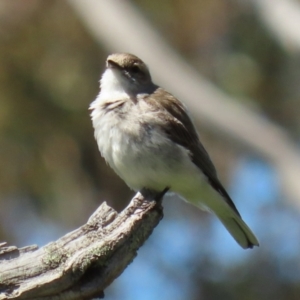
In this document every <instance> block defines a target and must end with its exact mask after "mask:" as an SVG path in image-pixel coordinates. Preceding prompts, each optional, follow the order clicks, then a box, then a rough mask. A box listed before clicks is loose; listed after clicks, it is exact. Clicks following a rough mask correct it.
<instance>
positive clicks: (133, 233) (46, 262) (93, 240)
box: [0, 193, 163, 300]
mask: <svg viewBox="0 0 300 300" xmlns="http://www.w3.org/2000/svg"><path fill="white" fill-rule="evenodd" d="M148 195H149V196H148V197H145V196H143V195H142V194H141V193H137V194H136V195H135V196H134V198H133V199H132V200H131V202H130V204H129V205H128V206H127V207H126V208H125V210H124V211H122V212H121V213H119V214H118V213H117V212H116V211H115V210H114V209H112V208H111V207H109V206H108V205H107V204H106V203H105V202H104V203H103V204H102V205H101V206H100V207H99V208H98V209H97V210H96V211H95V212H94V214H93V215H92V216H91V217H90V218H89V220H88V221H87V223H86V224H84V225H83V226H81V227H80V228H78V229H76V230H74V231H73V232H70V233H68V234H66V235H65V236H63V237H62V238H60V239H59V240H57V241H55V242H51V243H49V244H47V245H46V246H44V247H42V248H40V249H38V247H37V246H28V247H24V248H20V249H18V248H17V247H14V246H9V247H8V246H7V245H6V243H0V300H3V299H20V300H21V299H22V300H23V299H30V300H38V299H43V300H50V299H51V300H54V299H55V300H63V299H68V300H71V299H92V298H97V297H98V298H100V297H104V294H103V290H104V289H105V288H106V287H107V286H108V285H109V284H110V283H111V282H112V281H113V280H114V279H115V278H117V277H118V276H119V275H120V274H121V273H122V272H123V270H124V269H125V268H126V266H127V265H128V264H129V263H130V262H131V261H132V260H133V259H134V257H135V256H136V253H137V250H138V249H139V247H141V246H142V244H143V243H144V242H145V240H146V239H147V238H148V237H149V235H150V234H151V232H152V230H153V229H154V228H155V226H156V225H157V224H158V223H159V221H160V220H161V218H162V216H163V212H162V207H161V204H160V202H159V201H155V200H153V199H146V198H149V197H150V193H148Z"/></svg>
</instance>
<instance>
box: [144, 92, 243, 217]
mask: <svg viewBox="0 0 300 300" xmlns="http://www.w3.org/2000/svg"><path fill="white" fill-rule="evenodd" d="M157 99H159V101H158V100H157ZM146 101H147V103H148V104H150V105H151V104H152V107H153V108H154V109H155V108H158V109H157V111H158V113H160V114H161V117H162V118H163V119H164V120H166V122H165V123H164V124H163V126H162V129H163V130H164V131H165V133H166V134H167V136H168V138H169V139H170V140H172V141H173V142H175V143H177V144H179V145H181V146H183V147H185V148H186V149H188V150H189V155H190V158H191V160H192V162H193V163H194V164H195V165H196V166H197V167H198V168H199V169H200V170H201V171H202V172H203V174H204V175H205V176H206V178H207V180H208V182H209V184H210V185H211V186H212V187H213V188H214V189H215V190H216V191H218V192H219V193H220V195H222V196H223V198H224V200H225V201H226V202H227V203H228V205H229V206H230V207H232V209H233V210H234V211H235V212H236V213H237V215H240V214H239V212H238V211H237V209H236V207H235V205H234V203H233V202H232V200H231V198H230V197H229V195H228V194H227V192H226V190H225V189H224V187H223V186H222V184H221V183H220V181H219V179H218V177H217V172H216V169H215V167H214V165H213V163H212V161H211V159H210V157H209V155H208V153H207V152H206V150H205V148H204V147H203V145H202V144H201V142H200V140H199V137H198V134H197V132H196V129H195V127H194V125H193V123H192V121H191V119H190V118H189V116H188V114H187V112H186V109H185V108H184V106H183V104H182V103H181V102H180V101H178V100H177V99H176V98H175V97H174V96H173V95H171V94H169V93H168V92H166V91H165V90H163V89H162V88H157V89H156V90H155V92H154V93H153V94H151V95H150V96H148V97H147V99H146Z"/></svg>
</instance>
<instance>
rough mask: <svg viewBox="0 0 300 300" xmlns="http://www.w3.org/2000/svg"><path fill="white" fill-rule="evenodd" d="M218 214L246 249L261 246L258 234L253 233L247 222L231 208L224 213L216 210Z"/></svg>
mask: <svg viewBox="0 0 300 300" xmlns="http://www.w3.org/2000/svg"><path fill="white" fill-rule="evenodd" d="M215 214H216V216H217V217H218V218H219V219H220V221H221V222H222V223H223V225H224V226H225V227H226V229H227V230H228V231H229V233H230V234H231V235H232V237H233V238H234V239H235V240H236V241H237V243H238V244H239V245H240V246H241V247H242V248H244V249H247V248H253V246H259V242H258V240H257V238H256V236H255V235H254V234H253V232H252V231H251V229H250V228H249V227H248V226H247V224H246V223H245V222H244V221H243V220H242V219H241V217H239V216H238V215H237V214H236V213H235V212H234V211H232V210H231V211H230V208H228V209H226V211H224V210H223V211H222V213H220V212H219V213H217V212H215Z"/></svg>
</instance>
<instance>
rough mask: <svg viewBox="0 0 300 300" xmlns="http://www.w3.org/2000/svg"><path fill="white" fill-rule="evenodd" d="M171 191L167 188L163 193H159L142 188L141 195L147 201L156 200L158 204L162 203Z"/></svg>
mask: <svg viewBox="0 0 300 300" xmlns="http://www.w3.org/2000/svg"><path fill="white" fill-rule="evenodd" d="M169 189H170V188H169V187H166V188H165V189H164V190H163V191H161V192H158V191H154V190H151V189H147V188H142V190H141V191H140V193H141V194H142V195H143V197H144V198H145V199H147V200H155V201H156V202H161V201H162V199H163V197H164V195H165V194H166V193H167V192H168V190H169Z"/></svg>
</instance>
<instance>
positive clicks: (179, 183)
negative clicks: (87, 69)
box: [90, 53, 259, 248]
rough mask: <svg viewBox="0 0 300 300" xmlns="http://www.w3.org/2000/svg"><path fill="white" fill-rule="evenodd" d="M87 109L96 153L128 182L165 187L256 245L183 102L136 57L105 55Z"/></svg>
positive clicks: (137, 187)
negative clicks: (154, 79)
mask: <svg viewBox="0 0 300 300" xmlns="http://www.w3.org/2000/svg"><path fill="white" fill-rule="evenodd" d="M90 109H91V110H92V112H91V118H92V122H93V126H94V129H95V138H96V140H97V143H98V147H99V150H100V152H101V155H102V156H103V157H104V158H105V160H106V161H107V162H108V164H109V165H110V166H111V167H112V168H113V169H114V171H115V172H116V173H117V174H118V175H119V176H120V177H121V178H122V179H123V180H124V181H125V182H126V184H127V185H128V186H129V187H130V188H132V189H134V190H141V189H149V190H152V191H157V192H161V191H163V190H165V189H166V188H169V189H170V190H171V191H172V192H175V193H177V194H179V195H180V196H181V197H182V198H184V199H185V200H186V201H187V202H189V203H192V204H194V205H195V206H197V207H199V208H202V209H206V210H209V211H211V212H213V213H214V214H215V215H216V216H217V217H218V218H219V219H220V221H221V222H222V223H223V225H224V226H225V227H226V229H227V230H228V231H229V232H230V234H231V235H232V236H233V238H234V239H235V240H236V241H237V243H238V244H239V245H240V246H241V247H243V248H252V247H253V246H258V245H259V243H258V240H257V239H256V237H255V235H254V234H253V233H252V231H251V230H250V228H249V227H248V226H247V225H246V223H245V222H244V221H243V220H242V218H241V216H240V214H239V212H238V210H237V209H236V207H235V205H234V203H233V202H232V200H231V198H230V196H229V195H228V193H227V192H226V190H225V189H224V187H223V186H222V184H221V183H220V181H219V179H218V177H217V172H216V169H215V167H214V165H213V163H212V161H211V159H210V157H209V155H208V153H207V152H206V150H205V149H204V147H203V145H202V144H201V142H200V140H199V137H198V134H197V132H196V129H195V127H194V125H193V123H192V121H191V119H190V117H189V115H188V113H187V110H186V108H185V106H184V105H183V104H182V103H181V102H180V101H179V100H178V99H176V98H175V97H174V96H173V95H172V94H170V93H168V92H167V91H165V90H164V89H163V88H161V87H159V86H157V85H156V84H154V83H153V82H152V79H151V75H150V72H149V69H148V68H147V66H146V64H145V63H144V62H143V61H142V60H141V59H139V58H138V57H136V56H135V55H132V54H127V53H117V54H111V55H109V56H108V58H107V60H106V69H105V72H104V73H103V75H102V78H101V80H100V93H99V95H98V96H97V98H96V100H95V101H94V102H92V104H91V106H90ZM200 195H201V196H200ZM205 195H206V196H207V197H205Z"/></svg>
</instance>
